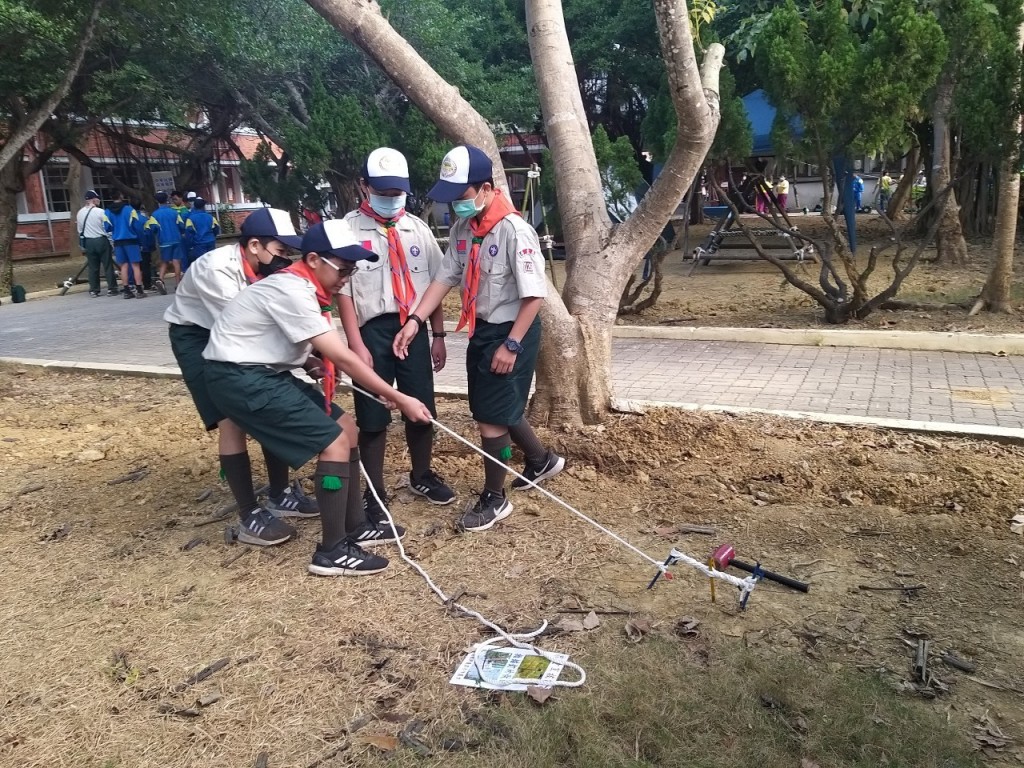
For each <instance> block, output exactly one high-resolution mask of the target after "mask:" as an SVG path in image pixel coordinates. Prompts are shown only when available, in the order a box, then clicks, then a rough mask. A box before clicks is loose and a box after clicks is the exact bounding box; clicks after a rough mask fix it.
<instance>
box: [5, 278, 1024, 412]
mask: <svg viewBox="0 0 1024 768" xmlns="http://www.w3.org/2000/svg"><path fill="white" fill-rule="evenodd" d="M169 302H170V297H160V296H151V297H149V298H146V299H144V300H142V301H140V300H138V299H133V300H131V301H126V300H124V299H121V298H108V297H106V296H103V297H101V298H97V299H90V298H88V297H87V296H86V295H85V294H81V293H75V294H71V295H68V296H64V297H55V298H50V299H41V300H37V301H30V302H27V303H25V304H20V305H12V304H6V303H5V304H4V305H3V306H0V357H22V358H42V359H46V360H62V361H76V362H89V363H122V364H132V365H151V366H162V367H167V368H171V369H173V368H174V358H173V356H172V355H171V350H170V346H169V345H168V342H167V328H166V325H165V324H164V322H163V321H162V320H161V315H162V314H163V311H164V309H165V308H166V306H167V305H168V303H169ZM448 340H449V345H448V349H449V364H448V367H447V368H446V369H445V370H444V371H442V373H441V374H440V375H439V377H438V386H439V387H464V386H465V371H464V365H463V360H464V359H465V358H464V355H465V346H466V345H465V337H464V336H462V335H461V334H460V335H458V336H456V335H454V334H453V335H450V336H449V337H448ZM613 376H614V379H615V394H616V395H617V396H619V397H623V398H631V399H636V400H656V401H669V402H680V403H697V404H705V405H725V406H746V407H753V408H765V409H770V410H786V411H805V412H811V413H826V414H844V415H853V416H866V417H873V418H883V419H913V420H918V421H926V422H943V423H955V424H961V425H986V426H998V427H1007V428H1015V429H1019V428H1024V357H1004V358H1000V357H995V356H993V355H974V354H964V353H954V352H914V351H905V350H885V349H883V350H875V349H850V348H834V347H806V346H784V345H778V344H752V343H740V342H736V343H733V342H707V341H663V340H643V339H616V340H615V342H614V346H613Z"/></svg>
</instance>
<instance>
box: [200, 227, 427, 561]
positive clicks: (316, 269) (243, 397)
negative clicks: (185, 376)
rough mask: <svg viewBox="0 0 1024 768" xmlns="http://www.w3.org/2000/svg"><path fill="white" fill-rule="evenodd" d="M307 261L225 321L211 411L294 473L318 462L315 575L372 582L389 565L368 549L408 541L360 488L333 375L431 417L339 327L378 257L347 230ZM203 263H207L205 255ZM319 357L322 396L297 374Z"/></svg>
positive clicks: (315, 235)
mask: <svg viewBox="0 0 1024 768" xmlns="http://www.w3.org/2000/svg"><path fill="white" fill-rule="evenodd" d="M302 252H303V253H304V254H305V256H304V257H303V258H302V259H301V260H300V261H297V262H295V263H294V264H292V265H291V266H290V267H286V268H285V269H283V270H281V271H280V272H276V273H274V274H273V275H271V276H270V277H268V278H267V279H265V280H261V281H259V282H258V283H256V284H255V285H252V286H250V287H249V288H246V289H245V290H244V291H242V292H241V293H240V294H238V296H236V297H235V299H234V300H233V301H232V302H231V303H230V304H228V306H227V307H225V309H224V311H223V312H221V314H220V317H218V318H217V322H215V323H214V324H213V328H212V329H211V331H210V342H209V344H207V345H206V349H205V350H203V357H204V358H205V359H206V367H205V369H204V371H203V373H204V375H205V377H206V384H207V391H208V392H209V393H210V397H211V399H212V401H213V404H214V405H215V406H216V407H217V408H218V409H220V411H221V412H222V413H224V414H225V415H226V416H227V417H228V418H229V419H231V421H233V422H234V423H235V424H237V425H238V426H239V427H240V428H241V429H242V430H243V431H244V432H245V433H246V434H249V435H252V436H253V438H254V439H255V440H257V441H258V442H259V443H260V445H262V446H264V448H266V449H267V450H269V451H270V452H271V453H273V454H274V455H275V456H280V457H281V458H282V459H283V460H285V461H287V462H288V464H289V465H290V466H292V467H294V468H295V469H298V468H299V467H301V466H302V465H304V464H305V463H306V462H308V461H309V460H310V459H313V458H315V459H316V462H317V463H316V472H315V474H314V476H313V478H314V485H315V488H316V500H317V504H318V505H319V507H320V525H321V530H322V540H321V542H320V544H318V545H317V548H316V550H315V552H314V553H313V559H312V561H311V562H310V564H309V566H307V569H308V570H309V572H310V573H313V574H316V575H318V576H366V575H369V574H373V573H379V572H380V571H382V570H384V569H385V568H387V566H388V561H387V558H384V557H380V556H378V555H375V554H373V553H368V552H366V551H364V550H363V547H364V546H372V545H376V544H381V543H385V542H389V541H395V540H396V539H397V538H401V536H402V534H403V533H404V531H402V530H401V529H400V528H399V527H398V526H395V527H394V528H392V527H391V526H388V529H387V530H386V531H385V530H382V529H380V528H379V527H378V526H377V525H375V524H374V523H373V522H372V521H369V520H368V519H367V516H366V512H365V510H364V509H363V504H362V492H361V490H360V483H359V430H358V429H357V427H356V423H355V420H354V419H353V418H352V417H351V416H350V415H348V414H346V413H345V412H344V411H342V410H341V408H339V407H338V406H337V404H335V403H334V387H335V375H334V371H335V366H337V367H338V368H340V369H341V370H342V371H344V372H345V373H347V374H349V375H350V376H351V377H352V379H353V380H354V381H355V382H356V384H358V385H359V386H360V387H362V388H363V389H367V390H369V391H371V392H372V393H373V394H375V395H377V396H378V397H381V398H382V399H384V400H385V401H388V402H391V403H395V404H396V405H397V406H398V407H399V408H400V409H401V411H402V413H403V415H404V416H405V417H406V418H408V419H410V420H411V421H418V422H429V421H430V420H431V413H430V410H429V409H428V408H427V407H426V406H425V405H424V404H423V403H421V402H420V401H419V400H416V399H415V398H413V397H410V396H409V395H406V394H403V393H402V392H399V391H398V390H396V389H394V388H393V387H391V386H390V385H389V384H388V383H387V382H386V381H384V380H383V379H381V378H380V377H379V376H378V375H377V374H375V373H374V372H373V369H372V368H370V367H369V366H368V365H367V364H366V363H364V362H363V361H362V360H360V359H359V357H358V356H357V355H356V354H355V353H353V352H352V351H351V350H350V349H349V348H348V347H346V346H345V344H344V342H343V341H342V340H341V335H340V334H339V333H338V332H337V330H335V328H334V321H333V318H332V316H331V307H332V304H333V303H334V301H335V300H336V297H337V295H338V294H339V293H340V292H341V290H342V288H343V287H344V285H345V283H346V282H347V281H348V279H349V278H350V277H351V276H352V274H353V273H354V272H355V271H356V269H358V267H357V266H356V262H359V261H364V260H366V261H371V262H372V261H376V260H377V256H376V254H374V253H373V252H372V251H368V250H366V249H365V248H363V247H362V246H360V245H359V244H358V242H357V241H356V239H355V238H354V237H353V235H352V231H351V230H350V229H349V227H348V225H347V224H346V223H345V222H344V221H337V220H333V221H327V222H324V223H322V224H316V225H314V226H312V227H310V228H309V230H308V231H307V232H306V234H305V235H304V236H303V238H302ZM203 258H206V257H205V256H204V257H203ZM314 349H315V350H316V351H317V352H318V353H319V354H320V356H321V358H322V360H323V367H324V376H323V391H322V392H321V391H319V390H317V389H315V388H314V387H313V386H312V385H310V384H308V383H307V382H304V381H301V380H299V379H298V378H296V377H295V376H293V375H291V373H290V371H291V369H293V368H295V367H296V366H299V365H302V364H303V363H304V362H307V361H308V359H309V356H310V353H311V352H312V351H313V350H314Z"/></svg>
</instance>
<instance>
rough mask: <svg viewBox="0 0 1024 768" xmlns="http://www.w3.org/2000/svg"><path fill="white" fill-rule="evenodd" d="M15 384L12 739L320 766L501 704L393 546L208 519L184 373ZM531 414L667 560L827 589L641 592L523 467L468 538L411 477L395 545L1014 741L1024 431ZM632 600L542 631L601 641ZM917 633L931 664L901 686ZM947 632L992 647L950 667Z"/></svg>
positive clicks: (457, 574) (14, 744)
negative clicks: (959, 432)
mask: <svg viewBox="0 0 1024 768" xmlns="http://www.w3.org/2000/svg"><path fill="white" fill-rule="evenodd" d="M0 398H2V399H0V402H2V409H0V441H2V442H3V445H4V461H3V463H2V465H0V510H2V511H3V513H4V520H5V522H6V525H7V534H6V535H5V536H4V537H3V539H2V542H0V562H2V564H3V565H2V566H0V567H2V573H3V578H2V579H0V764H3V765H12V766H14V765H17V766H19V767H20V768H29V767H31V766H40V767H41V766H47V768H50V767H52V766H58V765H62V766H76V768H86V767H91V766H96V767H97V768H101V767H102V768H114V767H115V766H132V767H133V768H143V767H148V766H154V767H155V766H161V767H165V766H197V765H202V766H207V767H208V768H216V767H219V766H225V767H227V766H233V767H237V766H251V765H254V764H255V762H256V760H257V756H258V755H259V754H260V753H262V752H267V753H269V755H270V758H271V760H270V764H271V765H272V766H274V768H278V767H279V766H308V765H311V764H315V763H316V761H317V760H318V758H320V757H322V756H323V755H325V754H329V753H330V752H331V750H332V748H334V747H335V745H337V744H339V743H340V742H341V740H343V739H345V738H347V736H348V734H349V732H350V731H352V730H356V729H359V728H362V729H363V730H362V731H361V733H371V734H390V735H395V734H397V733H398V732H399V731H401V730H402V729H403V728H405V727H406V724H407V723H409V722H410V721H416V722H421V723H423V724H424V729H423V730H422V731H421V732H420V733H419V735H418V736H417V738H418V739H419V740H420V741H421V742H423V743H425V744H427V745H428V746H432V747H436V746H437V745H438V744H440V743H442V742H443V740H444V738H445V736H446V734H447V733H449V732H450V730H451V729H452V728H455V727H457V726H458V725H459V724H460V723H462V722H464V721H465V719H466V718H467V717H468V713H472V712H473V711H475V710H477V709H479V708H481V707H483V706H486V702H487V697H485V696H484V695H482V694H480V693H478V692H474V691H469V690H464V689H456V688H454V687H452V686H450V685H448V683H447V680H448V678H449V677H450V675H451V673H452V672H453V670H454V668H455V666H456V664H457V662H458V660H459V659H460V658H461V657H462V655H463V653H464V650H465V649H466V647H467V646H468V645H469V644H471V643H472V642H475V641H477V640H478V639H480V638H481V637H482V633H481V632H480V631H479V628H478V626H477V625H476V624H475V623H473V622H472V621H470V620H467V619H463V618H456V617H453V616H450V615H448V614H446V611H445V610H444V608H443V607H442V606H440V605H439V604H438V602H437V601H436V600H435V599H433V597H432V596H431V594H430V593H429V592H428V590H427V588H426V587H425V585H424V584H423V582H422V581H421V580H420V578H419V577H418V576H417V575H416V574H415V573H413V572H412V570H411V569H410V568H408V567H407V566H406V565H405V564H404V563H402V562H401V561H398V560H397V557H396V558H394V559H393V565H392V567H391V568H390V569H389V571H388V572H387V574H386V575H383V576H380V577H372V578H367V579H339V580H329V579H318V578H315V577H312V576H308V575H307V574H306V573H305V565H306V563H307V562H308V560H309V557H310V554H311V551H312V548H313V546H314V542H315V540H316V537H317V536H318V534H319V526H318V523H317V522H316V521H315V520H313V521H301V522H300V523H299V527H300V539H299V540H298V541H295V542H291V543H288V544H286V545H284V546H282V547H279V548H274V549H270V550H264V551H257V550H255V549H247V548H243V547H241V546H238V545H227V544H225V543H224V540H223V536H222V530H223V527H224V524H223V523H218V522H214V523H210V524H204V523H205V522H206V521H208V520H209V519H210V518H211V516H212V515H214V513H215V512H216V511H217V510H218V509H219V508H221V507H222V506H223V505H224V504H225V503H226V500H227V499H228V498H229V497H228V494H227V492H226V490H225V489H224V488H223V487H222V486H221V485H220V483H219V482H218V476H217V463H216V462H217V460H216V443H215V441H214V439H212V438H211V437H210V436H209V435H207V434H205V433H204V432H203V430H202V429H201V427H200V425H199V422H198V419H197V418H196V416H195V414H194V412H193V410H192V407H191V404H190V402H189V400H188V398H187V395H186V392H185V389H184V386H183V385H182V384H181V383H180V382H179V381H176V380H149V379H142V378H118V377H113V376H89V375H70V374H59V373H43V372H41V371H37V370H34V369H28V370H22V369H14V368H5V369H0ZM440 418H441V420H442V421H443V422H444V423H446V424H448V425H449V426H452V427H453V428H455V429H457V430H458V431H459V432H461V433H462V434H464V435H466V436H471V435H472V425H471V422H470V421H469V420H468V417H467V414H466V411H465V406H464V403H461V402H458V401H451V402H444V403H442V404H441V407H440ZM542 433H543V436H544V437H545V438H546V439H548V440H550V441H551V442H552V443H553V444H555V445H556V446H558V448H559V449H560V450H561V451H563V452H564V453H565V454H566V455H567V456H568V457H569V460H570V467H569V469H568V470H567V471H566V472H565V473H564V474H563V475H562V476H560V477H558V478H556V479H555V480H553V481H552V482H551V483H550V489H551V490H552V491H553V492H555V493H557V494H559V495H560V496H561V497H563V498H564V499H566V500H567V501H568V502H569V503H571V504H573V505H575V506H576V507H578V508H579V509H580V510H582V511H584V512H586V513H587V514H589V515H592V516H593V517H595V518H596V519H597V520H599V521H601V522H602V523H604V524H606V525H608V526H610V527H611V528H613V529H614V530H616V531H617V532H619V533H620V534H622V535H623V536H625V537H626V538H627V539H629V540H630V541H632V542H633V543H635V544H636V545H637V546H639V547H641V548H642V549H643V550H644V551H646V552H648V553H649V554H650V555H651V556H653V557H655V558H662V557H664V556H665V555H666V554H667V553H668V551H669V549H670V548H671V547H672V546H673V545H675V546H679V547H680V548H682V549H684V550H686V551H689V552H691V553H693V554H695V555H699V556H701V557H706V556H707V554H708V553H709V552H710V551H711V550H712V549H713V547H714V546H715V545H716V544H718V543H721V542H723V541H728V542H730V543H733V544H734V545H735V547H736V550H737V552H738V553H739V555H740V556H742V557H745V558H746V559H747V560H757V559H760V560H761V561H762V562H763V563H764V565H765V567H768V568H771V569H773V570H776V571H779V572H782V573H786V574H790V575H793V576H795V577H798V578H801V579H804V580H806V581H808V582H810V584H811V590H810V593H809V594H807V595H801V594H798V593H795V592H792V591H788V590H785V589H782V588H780V587H777V586H774V585H771V584H763V585H761V586H759V587H758V588H757V589H756V590H755V592H754V593H753V596H752V598H751V602H750V605H749V606H748V609H747V610H746V611H745V612H740V611H739V610H737V605H736V600H735V597H734V595H733V594H731V593H730V591H729V590H728V589H725V588H722V587H720V588H719V590H718V602H717V603H712V602H711V601H710V597H709V592H708V585H707V582H706V580H705V579H703V578H697V577H696V575H694V573H693V572H691V571H688V570H687V569H685V568H682V567H677V568H676V569H675V572H676V575H677V577H676V578H675V579H674V580H672V581H662V582H661V583H660V584H659V585H658V586H657V587H656V588H655V589H654V590H651V591H647V590H645V587H646V585H647V582H648V581H649V580H650V578H651V576H652V575H653V570H652V568H651V567H650V566H649V564H647V563H645V562H643V561H641V560H639V558H637V557H636V556H635V555H634V554H632V553H631V552H629V551H628V550H625V549H624V548H622V547H620V546H619V545H617V544H616V543H615V542H613V541H611V540H610V539H608V538H607V537H605V536H604V535H603V534H600V533H599V532H597V531H596V530H594V529H592V528H590V527H589V526H587V525H585V524H583V523H582V522H580V521H579V520H577V519H576V518H574V517H573V516H572V515H570V514H569V513H568V512H567V511H565V510H564V509H562V508H561V507H558V506H556V505H555V504H554V503H552V502H550V501H549V500H547V499H545V498H544V497H542V496H540V495H539V494H537V493H536V492H532V493H529V494H526V495H522V496H517V497H516V498H515V499H514V502H515V506H516V511H515V513H514V514H513V515H512V517H510V518H509V519H508V520H507V521H505V522H504V523H502V524H500V525H499V526H498V527H497V528H496V529H495V530H493V531H490V532H487V533H486V534H480V535H468V536H467V535H459V534H457V533H456V532H455V531H454V530H453V527H452V521H453V519H454V517H455V515H456V514H457V511H458V510H456V509H455V508H446V509H438V508H435V507H430V506H429V505H428V504H426V503H425V502H421V501H418V500H413V498H412V497H411V496H410V495H408V493H407V492H403V491H401V490H400V489H398V490H397V491H396V493H397V501H396V503H395V505H394V510H395V512H396V515H397V517H398V519H399V520H400V521H401V522H404V523H405V525H407V526H408V527H409V529H410V533H409V536H408V537H407V546H408V550H409V552H410V554H412V555H413V556H414V557H415V558H416V560H417V561H419V562H420V563H421V564H422V565H423V566H424V567H425V568H426V569H427V570H428V571H429V572H430V573H431V575H432V576H433V577H434V579H435V580H436V581H437V582H438V583H439V584H440V585H441V586H442V587H443V588H445V589H447V590H448V591H449V592H461V591H462V590H465V591H466V593H465V597H464V600H465V601H466V602H467V603H469V604H470V605H472V606H473V607H475V608H477V609H479V610H481V611H482V612H483V613H484V614H485V615H487V616H488V617H490V618H492V619H493V620H496V621H498V622H499V623H502V624H504V625H505V626H507V627H510V628H516V629H524V628H533V627H536V626H538V625H539V623H540V622H541V621H542V620H544V619H550V620H555V621H557V620H558V619H560V618H564V617H565V616H566V615H570V616H571V615H572V614H564V613H559V611H565V610H587V609H590V608H597V609H604V610H623V611H629V612H631V613H633V615H634V618H636V617H643V618H644V619H646V620H647V621H649V622H650V623H651V625H652V631H653V632H657V633H662V634H665V635H667V636H671V635H672V634H673V632H674V631H675V627H676V625H677V623H678V622H679V621H680V620H681V619H682V618H683V617H692V618H693V619H697V620H699V622H700V627H699V632H700V633H701V636H702V638H703V639H704V640H705V641H709V642H710V641H715V642H726V643H737V644H738V643H743V644H745V645H746V646H748V647H754V648H757V649H759V652H762V653H772V654H789V655H792V656H794V657H797V658H802V659H804V660H805V662H806V664H807V665H809V666H810V667H811V668H812V669H813V670H814V671H815V674H819V675H829V674H832V673H834V672H836V671H839V670H850V669H859V670H863V673H864V674H878V673H879V672H881V674H883V675H884V676H885V678H886V679H887V680H889V681H890V682H891V683H892V685H893V686H895V687H897V688H899V689H901V690H902V691H903V693H902V694H900V695H904V696H908V697H912V698H921V699H922V700H923V701H924V702H925V704H923V706H928V707H934V708H936V709H937V710H938V711H940V712H943V713H946V715H947V716H948V718H949V719H950V721H951V722H952V723H954V725H955V726H956V727H957V728H959V729H962V731H963V732H964V733H967V734H969V735H971V736H972V737H974V738H976V739H979V738H980V739H982V740H980V741H978V745H979V747H981V746H985V747H986V749H987V752H986V754H988V755H989V756H990V757H991V759H992V761H993V764H996V765H1016V764H1019V762H1024V750H1022V749H1021V745H1022V740H1024V685H1022V683H1021V680H1022V675H1024V661H1022V659H1024V612H1022V611H1021V599H1022V596H1024V546H1022V545H1024V539H1022V537H1021V536H1019V535H1015V534H1013V533H1011V532H1010V527H1009V518H1010V517H1012V516H1013V515H1014V514H1016V512H1017V509H1018V507H1019V506H1021V505H1022V504H1024V448H1021V447H1017V446H1010V445H1002V444H998V443H992V442H977V441H971V440H963V439H939V438H933V437H921V436H914V435H909V434H899V433H893V432H885V431H878V430H869V429H846V428H839V427H827V426H812V425H807V424H802V423H797V422H791V421H782V420H771V419H761V418H757V419H755V418H744V419H738V418H730V417H725V416H717V415H708V414H689V413H676V412H653V413H651V414H648V415H645V416H635V415H634V416H625V415H619V416H614V417H611V418H609V419H608V421H607V422H606V423H605V424H603V425H601V426H597V427H591V428H586V429H584V430H583V431H581V432H578V433H567V432H543V431H542ZM389 448H390V451H391V452H390V453H389V458H388V467H389V477H390V480H391V481H392V483H393V484H394V485H397V481H398V479H399V478H400V476H401V474H402V471H403V467H404V466H405V464H406V460H405V457H404V456H403V455H402V450H401V448H400V446H399V441H398V440H392V441H391V445H390V446H389ZM250 453H251V454H252V455H253V456H254V457H255V456H258V455H259V452H258V450H251V451H250ZM436 453H437V460H436V463H435V466H436V468H437V469H438V470H439V471H440V472H441V473H442V474H443V475H445V476H446V477H447V478H448V479H449V481H450V482H451V484H452V485H453V487H454V488H455V489H456V490H457V492H458V494H459V503H460V504H461V502H462V501H463V500H467V499H469V498H470V497H471V494H472V493H473V491H474V490H475V489H476V488H477V487H478V485H477V483H478V482H479V478H480V474H481V472H480V463H479V461H478V459H477V458H475V457H474V456H473V455H470V454H469V453H468V449H465V448H463V447H461V446H460V445H459V444H457V443H456V442H455V441H454V440H452V439H451V438H450V437H447V436H441V437H439V439H438V442H437V450H436ZM255 462H256V459H254V463H255ZM305 469H306V470H307V472H308V471H309V470H310V468H309V467H307V468H305ZM261 471H262V468H261V467H259V466H258V467H257V474H258V475H259V474H260V473H261ZM126 476H127V479H126ZM682 524H699V525H707V526H714V527H715V528H716V529H717V534H716V535H714V536H706V535H697V534H681V533H677V532H676V531H677V528H678V526H680V525H682ZM388 554H389V555H390V554H392V551H388ZM866 587H874V588H875V589H867V588H866ZM625 620H626V617H625V616H611V615H604V616H602V623H601V626H600V627H599V628H597V629H595V630H593V631H592V632H589V633H588V632H573V633H565V634H556V635H554V636H548V637H545V638H543V640H542V645H543V646H544V647H546V648H547V649H549V650H555V651H560V652H567V653H571V654H572V655H573V658H574V659H575V660H577V661H579V662H580V663H582V664H583V665H584V666H586V665H587V663H588V658H589V657H588V651H590V650H592V647H593V644H594V642H595V638H596V637H599V636H600V637H603V638H606V639H607V637H608V634H609V633H611V634H612V635H613V636H615V635H619V636H621V635H622V632H623V625H624V623H625ZM919 638H924V639H928V640H929V641H930V643H931V660H930V670H931V673H932V674H933V676H934V677H933V678H932V679H931V683H930V685H929V686H928V687H927V688H926V689H924V690H923V691H921V692H914V691H912V690H910V688H909V681H910V679H911V666H912V658H913V650H912V648H911V647H910V646H916V643H917V640H918V639H919ZM623 642H625V638H623ZM636 648H637V651H636V652H637V653H641V652H642V648H643V646H642V644H641V645H638V646H636ZM947 651H949V652H954V653H956V654H957V655H958V656H960V657H962V658H964V659H966V660H968V661H970V662H971V663H972V664H973V665H975V666H976V671H975V672H974V673H973V674H972V675H968V674H966V673H964V672H961V671H958V670H956V669H953V668H951V667H949V666H947V665H945V664H943V663H942V662H941V661H940V657H941V656H942V654H943V653H945V652H947ZM219 660H227V661H226V662H225V665H224V666H222V667H220V668H218V669H217V670H216V671H215V672H213V673H212V674H211V675H210V676H209V677H208V678H207V679H204V680H200V681H194V680H193V679H192V676H194V675H196V673H198V672H199V671H200V670H202V669H203V668H204V667H206V666H207V665H210V664H211V663H213V662H217V661H219ZM699 673H700V669H699V667H696V666H695V668H694V674H699ZM972 678H974V679H972ZM595 680H597V682H591V683H588V685H590V686H599V685H600V681H599V676H596V677H595ZM562 695H563V696H571V695H573V694H572V693H571V692H567V693H564V694H562ZM218 697H219V698H218ZM204 703H205V706H203V704H204ZM556 705H557V704H556ZM986 718H987V719H986ZM986 729H987V730H986ZM993 734H1001V736H999V735H993ZM371 751H372V750H371V748H370V747H368V746H361V747H353V748H352V749H351V750H350V751H349V752H348V753H347V755H346V762H345V763H344V764H352V765H357V764H365V763H363V762H361V761H363V760H370V759H371V757H370V756H369V754H370V752H371ZM352 761H354V762H352ZM331 764H334V763H331ZM339 764H340V763H339Z"/></svg>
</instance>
